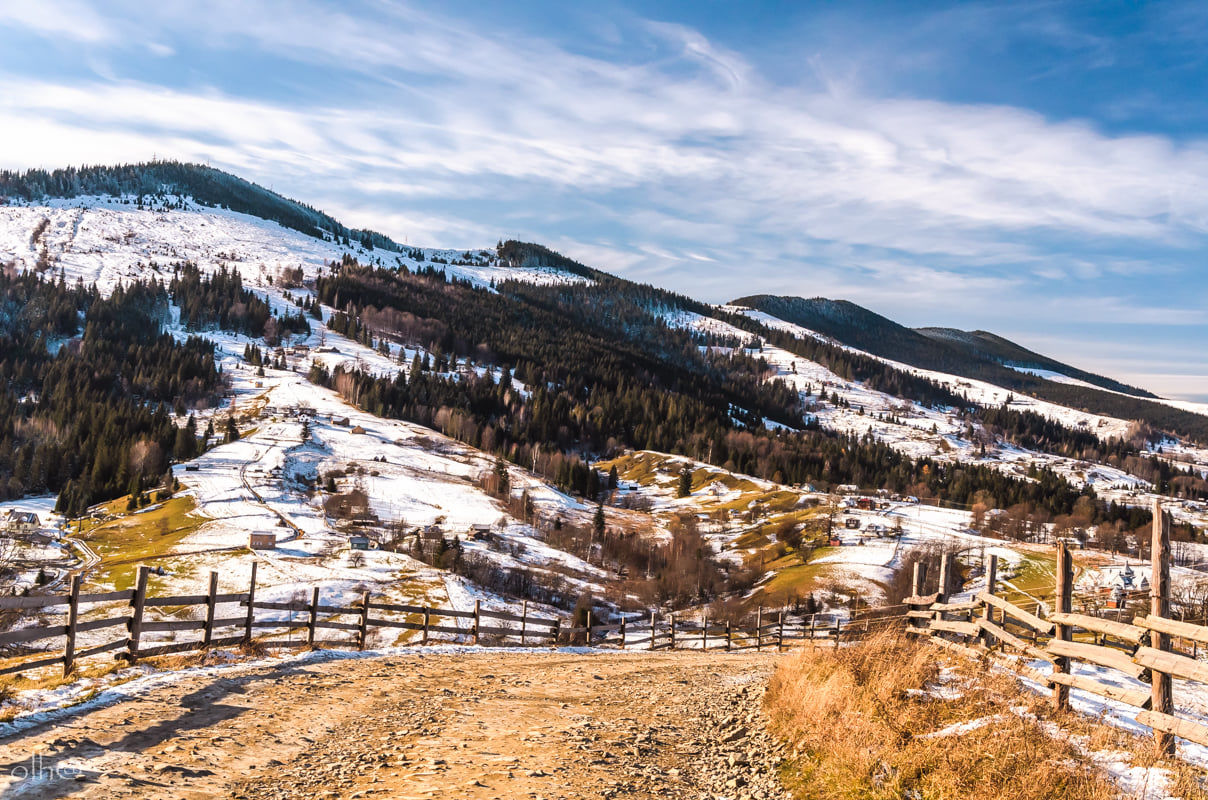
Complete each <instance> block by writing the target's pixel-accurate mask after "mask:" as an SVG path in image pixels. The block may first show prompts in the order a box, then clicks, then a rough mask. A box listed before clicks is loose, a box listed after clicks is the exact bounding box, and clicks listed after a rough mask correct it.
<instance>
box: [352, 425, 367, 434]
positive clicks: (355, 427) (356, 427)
mask: <svg viewBox="0 0 1208 800" xmlns="http://www.w3.org/2000/svg"><path fill="white" fill-rule="evenodd" d="M352 432H353V433H362V434H363V433H364V432H365V429H364V428H362V427H361V426H360V425H353V426H352Z"/></svg>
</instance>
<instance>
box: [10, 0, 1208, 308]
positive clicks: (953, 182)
mask: <svg viewBox="0 0 1208 800" xmlns="http://www.w3.org/2000/svg"><path fill="white" fill-rule="evenodd" d="M35 5H36V6H37V9H36V10H23V9H18V10H13V7H11V6H10V7H8V8H6V9H5V10H4V11H0V45H3V44H4V41H5V39H6V38H7V37H9V36H28V35H31V34H33V35H37V36H43V37H46V38H47V39H48V40H49V39H54V38H56V37H68V38H71V39H73V40H76V41H79V42H81V43H82V46H83V47H84V48H85V50H86V53H87V55H88V56H89V57H92V58H95V59H98V60H99V61H98V63H102V62H103V63H104V64H105V67H106V70H107V72H106V73H105V74H104V76H103V77H102V76H98V75H96V74H80V75H78V76H72V77H70V78H63V77H60V76H55V77H49V76H48V77H42V76H39V75H34V74H26V73H22V72H21V71H19V70H16V69H14V68H13V67H11V66H10V68H9V69H10V74H8V75H4V76H2V82H3V85H4V86H5V90H4V91H3V92H0V116H2V117H3V118H4V119H5V120H6V133H5V147H4V149H3V151H2V154H0V159H2V160H4V161H5V162H7V164H8V165H10V166H32V165H45V166H55V165H58V164H62V163H81V162H89V163H96V162H105V161H129V160H136V159H143V158H148V157H150V156H151V155H153V154H155V155H159V156H161V157H165V156H169V157H179V158H188V159H198V160H205V161H209V162H211V163H214V164H216V165H218V166H223V167H227V168H231V169H233V170H235V171H237V172H240V173H242V174H245V175H247V176H248V177H251V178H253V179H257V180H260V181H262V182H266V183H271V184H272V185H273V186H274V187H275V188H277V189H278V190H281V191H284V192H286V193H287V194H291V195H294V196H298V197H301V198H302V199H305V200H307V201H308V202H312V203H314V204H317V205H320V206H322V207H325V208H327V209H328V210H331V211H334V212H337V213H341V214H345V215H347V216H348V217H349V219H348V220H347V221H348V222H350V223H352V224H357V225H367V226H372V227H378V228H380V229H383V230H384V231H385V232H387V233H391V234H394V235H397V236H400V237H404V236H405V237H409V238H410V240H411V241H413V242H415V241H420V240H421V238H422V237H429V236H430V237H432V238H433V243H435V244H450V245H455V246H470V245H477V244H484V243H490V242H492V241H493V240H494V239H495V238H496V237H497V236H499V235H521V236H527V237H531V238H537V239H541V240H543V241H547V242H551V243H555V244H558V243H561V246H563V247H564V248H565V249H566V250H568V251H569V252H570V253H572V254H573V255H576V256H577V257H580V258H582V259H583V260H587V261H591V262H593V263H595V264H597V265H599V266H601V267H604V268H612V269H616V270H619V271H624V272H625V273H626V274H630V275H633V276H635V277H638V278H642V279H654V278H656V277H657V278H659V279H660V281H662V282H667V283H670V284H672V285H673V286H674V287H675V288H679V289H683V290H687V291H691V292H693V293H697V294H701V293H707V294H708V299H714V300H724V299H728V298H729V297H731V296H734V295H738V294H743V293H747V292H748V291H753V290H755V289H754V288H753V287H758V290H761V291H779V292H784V293H794V294H821V293H834V294H842V295H846V296H849V297H852V298H853V299H857V300H864V301H865V302H870V303H874V304H878V303H879V304H883V306H882V308H881V309H880V310H882V311H887V312H890V311H892V310H893V308H892V306H893V305H894V304H897V305H899V306H901V305H904V304H909V308H908V309H907V310H906V311H905V312H904V313H905V314H906V315H907V316H912V315H913V316H915V317H919V318H922V317H927V321H930V322H937V323H939V322H943V321H944V314H945V313H946V312H951V310H952V309H958V310H962V311H969V310H970V309H973V308H976V303H978V302H980V301H981V299H982V298H985V297H987V296H994V297H995V299H996V304H995V306H994V307H993V308H991V309H987V310H986V313H987V315H993V314H1000V315H1006V314H1012V313H1014V314H1024V315H1030V316H1031V317H1033V318H1035V317H1037V316H1038V315H1040V314H1045V313H1057V314H1060V315H1061V318H1062V319H1085V320H1087V321H1101V320H1105V319H1114V320H1116V321H1119V322H1122V323H1133V324H1151V323H1152V324H1159V325H1169V326H1181V327H1187V326H1199V325H1204V324H1205V321H1204V318H1203V315H1202V314H1200V313H1199V312H1198V311H1197V310H1196V309H1195V308H1194V307H1188V308H1184V309H1182V310H1178V309H1176V310H1174V311H1168V310H1166V309H1165V308H1164V306H1162V305H1161V304H1160V303H1159V302H1158V301H1157V298H1155V297H1153V296H1147V297H1146V298H1144V299H1143V300H1141V301H1139V302H1133V301H1131V300H1130V299H1128V296H1127V291H1128V290H1129V285H1128V284H1127V283H1121V282H1122V281H1124V282H1127V281H1128V280H1133V279H1135V278H1138V277H1139V276H1141V275H1150V276H1155V275H1160V276H1166V278H1167V279H1169V280H1172V281H1173V280H1178V277H1179V275H1180V272H1181V271H1184V270H1186V269H1188V267H1187V264H1188V263H1189V259H1190V254H1192V253H1194V252H1196V251H1197V250H1198V249H1200V248H1202V247H1203V245H1204V243H1205V240H1206V238H1208V191H1206V189H1208V141H1206V140H1205V139H1202V138H1199V139H1197V138H1187V137H1184V138H1183V139H1182V140H1179V141H1176V140H1174V139H1172V138H1170V137H1167V136H1161V135H1154V134H1144V135H1141V134H1131V135H1118V134H1109V133H1107V132H1105V131H1104V129H1102V128H1100V127H1099V126H1097V125H1096V124H1095V123H1093V122H1089V121H1053V120H1050V119H1048V118H1046V117H1044V116H1042V115H1040V114H1037V113H1034V112H1032V111H1029V110H1027V109H1023V108H1018V107H1012V106H1006V105H990V104H972V103H963V104H962V103H954V102H939V101H936V100H929V99H926V98H920V97H907V96H902V95H898V96H882V95H878V94H876V93H874V92H870V91H869V90H867V89H863V88H861V86H862V84H861V83H860V82H859V81H856V80H849V79H837V78H836V77H835V75H836V74H843V70H842V69H840V71H839V73H833V72H831V71H829V68H830V67H831V66H832V65H831V64H829V63H827V62H826V61H825V60H824V59H819V58H815V59H814V60H813V61H812V62H811V63H812V64H813V67H814V69H813V71H812V72H811V73H809V74H806V75H802V76H801V77H800V79H799V80H797V81H795V82H785V81H783V80H779V81H773V80H771V79H770V78H769V77H768V76H766V75H764V74H763V73H762V72H761V71H760V69H758V68H757V67H756V66H755V65H754V63H755V62H754V61H753V60H752V59H750V58H749V57H748V56H746V55H744V54H742V53H740V52H736V51H734V50H732V49H730V48H727V47H725V46H723V45H721V44H719V43H718V42H716V41H712V40H710V39H709V38H708V37H706V36H704V35H703V34H702V33H700V32H699V31H698V30H696V29H694V28H692V27H691V26H687V25H684V24H679V23H671V22H651V21H648V20H643V19H640V18H637V17H632V16H626V15H623V14H622V15H618V16H617V18H616V19H611V20H610V21H609V25H608V26H607V27H608V30H609V35H608V36H607V37H600V38H599V39H598V40H597V41H594V42H593V43H592V47H591V48H590V50H588V49H585V48H575V47H572V46H571V44H567V43H566V41H568V40H569V39H570V37H565V38H566V40H563V39H560V38H559V37H557V36H555V35H552V34H551V32H550V31H548V30H546V31H540V32H537V31H530V30H526V29H522V28H520V27H519V25H517V26H515V27H514V28H512V29H508V30H501V29H499V28H492V27H488V26H486V25H480V24H478V23H476V22H475V20H473V19H463V18H453V17H450V16H445V15H443V14H442V13H441V12H440V11H439V10H436V11H434V10H429V9H426V8H421V7H417V6H414V5H410V4H379V3H365V4H359V3H352V4H345V5H339V6H336V5H329V4H321V3H305V2H290V3H273V2H265V3H256V4H243V3H234V2H229V3H216V4H210V5H207V6H206V8H205V9H204V10H200V9H199V8H197V7H193V6H188V5H185V4H175V3H169V4H159V5H157V6H146V5H145V4H141V3H140V4H120V3H112V4H111V3H106V4H105V5H104V6H99V5H98V6H94V7H89V6H75V7H74V8H72V9H71V11H72V12H73V14H72V15H64V14H63V13H62V12H63V11H64V10H66V9H64V8H63V7H61V6H55V5H52V4H49V3H47V4H35ZM1002 13H1003V12H1002V11H1001V10H995V9H994V7H993V6H977V7H972V8H966V9H963V10H961V11H959V12H953V14H955V16H953V17H951V18H950V19H948V23H946V24H955V25H957V26H958V27H960V26H964V28H965V29H968V30H975V29H977V30H983V29H984V26H985V25H986V24H987V22H986V20H987V19H988V18H993V19H999V20H1000V18H1001V16H1002ZM66 18H70V20H71V21H70V22H63V21H62V20H63V19H66ZM1000 21H1001V20H1000ZM932 24H935V25H938V24H939V22H938V21H934V20H933V22H932ZM1019 24H1022V23H1019ZM1030 24H1031V23H1030ZM1034 24H1035V25H1037V26H1040V27H1038V28H1036V34H1035V35H1038V36H1043V37H1046V38H1047V39H1048V40H1051V41H1054V42H1057V43H1058V44H1060V46H1063V47H1066V48H1068V49H1069V50H1070V51H1071V52H1077V53H1082V54H1085V55H1086V57H1087V58H1092V57H1093V58H1100V57H1105V56H1103V54H1104V52H1106V51H1109V50H1110V47H1108V46H1107V45H1106V44H1105V42H1104V41H1103V40H1102V39H1101V37H1096V36H1090V35H1086V34H1084V33H1082V32H1080V31H1078V30H1076V29H1071V28H1069V27H1068V26H1063V25H1060V24H1055V23H1052V24H1051V21H1046V20H1045V19H1040V18H1037V20H1036V21H1035V22H1034ZM1046 26H1047V27H1046ZM6 31H7V32H6ZM134 43H143V44H137V45H136V44H134ZM145 43H154V44H145ZM1062 43H1064V44H1062ZM148 48H150V49H148ZM1105 48H1106V50H1105ZM136 50H137V51H138V53H137V54H135V52H134V51H136ZM186 52H188V53H194V54H196V53H202V54H204V55H205V56H206V57H209V58H213V59H226V60H230V61H231V62H233V63H245V62H246V63H247V64H248V69H247V71H243V72H238V73H235V72H234V71H230V70H227V71H207V70H204V69H201V67H200V64H201V62H199V61H187V62H182V59H185V58H186V57H185V56H181V55H179V54H181V53H186ZM588 53H590V54H588ZM139 54H141V55H139ZM920 57H926V54H925V53H924V54H921V55H920ZM140 58H150V59H153V61H152V65H148V64H146V63H144V62H143V61H141V60H140ZM189 58H194V59H196V58H199V56H197V55H193V56H189ZM165 64H167V65H169V66H174V67H176V68H177V69H175V70H174V71H173V72H172V74H173V75H174V76H175V77H173V78H172V79H171V80H168V79H162V78H160V77H159V76H160V75H161V74H162V69H163V65H165ZM180 67H188V69H180ZM232 74H237V75H238V77H237V79H236V78H232V77H231V75H232ZM469 237H473V239H477V241H475V240H467V239H468V238H469ZM1089 243H1094V244H1093V246H1091V245H1090V244H1089ZM1116 250H1119V251H1121V252H1115V251H1116ZM1057 283H1060V284H1064V285H1066V286H1070V287H1073V286H1075V285H1076V286H1077V289H1076V291H1077V297H1076V299H1075V300H1074V301H1073V302H1072V303H1071V301H1070V300H1069V298H1070V297H1074V295H1073V294H1072V292H1073V291H1074V290H1073V289H1070V290H1069V291H1070V292H1071V293H1070V294H1068V295H1067V307H1066V308H1063V309H1061V310H1059V311H1055V310H1053V309H1052V307H1051V305H1050V304H1048V303H1046V302H1036V299H1035V298H1036V297H1037V296H1038V295H1039V296H1040V297H1042V298H1043V297H1047V296H1051V295H1052V294H1053V285H1054V284H1057ZM1146 289H1147V291H1148V290H1150V289H1152V287H1146ZM1151 294H1152V293H1151ZM885 306H889V307H888V308H886V307H885ZM919 321H920V322H921V321H923V320H922V319H920V320H919Z"/></svg>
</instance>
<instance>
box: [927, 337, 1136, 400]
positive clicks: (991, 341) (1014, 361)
mask: <svg viewBox="0 0 1208 800" xmlns="http://www.w3.org/2000/svg"><path fill="white" fill-rule="evenodd" d="M915 330H916V331H918V332H919V333H921V334H922V335H924V336H926V337H928V338H930V339H933V340H936V341H943V342H948V343H949V344H952V345H953V346H955V347H960V348H964V349H966V350H967V351H968V352H969V354H970V355H971V356H974V357H980V358H985V359H989V360H991V361H996V362H998V363H1000V364H1004V365H1006V366H1008V367H1013V368H1016V369H1035V370H1045V371H1048V372H1058V373H1060V374H1062V375H1065V376H1066V377H1067V378H1074V379H1076V380H1080V381H1084V382H1086V383H1090V384H1093V385H1095V386H1099V387H1102V388H1104V389H1110V390H1111V391H1113V392H1123V393H1124V394H1131V395H1133V396H1134V397H1148V398H1156V397H1157V395H1155V394H1154V393H1153V392H1149V391H1146V390H1145V389H1141V388H1138V387H1136V386H1130V385H1129V384H1127V383H1121V382H1120V381H1117V380H1114V379H1112V378H1107V377H1104V376H1102V375H1096V374H1095V373H1093V372H1087V371H1085V370H1081V369H1078V368H1077V367H1073V366H1070V365H1069V364H1065V363H1063V362H1061V361H1057V360H1056V359H1053V358H1049V357H1048V356H1045V355H1042V354H1040V353H1037V352H1035V351H1032V350H1029V349H1027V348H1026V347H1022V346H1020V345H1018V344H1016V343H1015V342H1012V341H1011V340H1010V339H1004V338H1003V337H1001V336H998V335H996V334H993V333H990V332H988V331H962V330H957V329H955V328H915Z"/></svg>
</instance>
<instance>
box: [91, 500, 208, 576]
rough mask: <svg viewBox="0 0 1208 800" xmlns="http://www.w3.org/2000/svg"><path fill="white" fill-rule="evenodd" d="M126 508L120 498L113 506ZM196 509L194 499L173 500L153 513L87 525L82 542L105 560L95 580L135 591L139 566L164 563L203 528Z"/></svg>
mask: <svg viewBox="0 0 1208 800" xmlns="http://www.w3.org/2000/svg"><path fill="white" fill-rule="evenodd" d="M125 504H126V501H125V498H120V499H118V500H115V501H113V503H111V504H110V506H111V507H118V508H125ZM196 507H197V503H196V501H195V500H194V499H193V498H192V497H173V498H170V499H169V500H167V501H165V502H164V503H163V504H162V505H160V506H159V507H158V508H153V509H151V510H149V511H144V512H142V513H128V514H127V513H123V514H122V515H121V516H119V517H118V518H117V519H115V520H110V521H108V522H103V523H100V524H96V525H93V524H89V523H85V525H84V530H83V531H82V532H81V534H80V538H81V539H83V540H84V541H85V542H87V543H88V546H89V547H91V548H92V549H93V551H95V552H96V554H97V555H98V556H99V557H100V559H101V563H100V564H98V565H97V567H96V569H95V570H94V571H93V573H92V580H93V581H94V582H96V583H99V584H101V585H103V586H112V587H114V588H115V589H117V590H119V591H120V590H122V589H129V588H131V587H132V586H133V585H134V577H135V572H136V570H137V568H138V565H139V564H145V563H149V562H154V561H157V560H161V561H162V560H164V559H165V558H166V557H167V556H169V555H170V553H171V551H172V549H173V548H174V547H175V546H176V545H177V544H179V543H180V542H181V541H182V540H183V539H184V538H185V537H187V536H188V535H189V534H191V533H193V532H194V531H196V530H197V529H198V528H199V527H201V525H202V523H204V522H205V519H204V518H202V517H199V516H197V515H195V514H194V513H193V512H194V511H195V510H196ZM110 510H111V512H112V511H113V509H112V508H111V509H110ZM162 566H164V567H165V568H167V567H169V566H170V565H168V564H163V565H162Z"/></svg>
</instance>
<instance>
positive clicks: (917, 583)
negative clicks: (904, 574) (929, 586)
mask: <svg viewBox="0 0 1208 800" xmlns="http://www.w3.org/2000/svg"><path fill="white" fill-rule="evenodd" d="M926 581H927V565H926V564H924V563H923V562H921V561H916V562H914V575H913V576H912V577H911V580H910V594H911V596H912V597H920V596H922V594H923V586H924V585H925V584H926Z"/></svg>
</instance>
